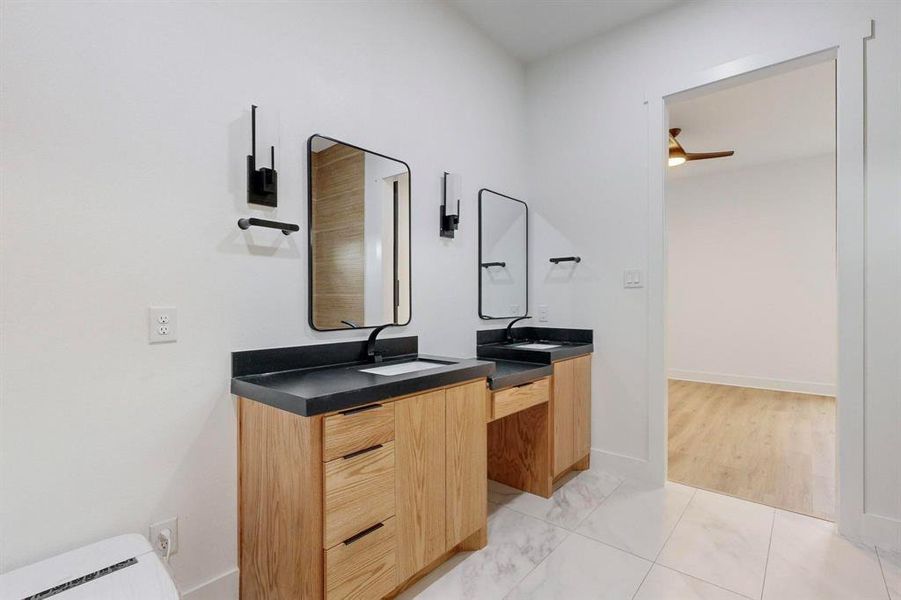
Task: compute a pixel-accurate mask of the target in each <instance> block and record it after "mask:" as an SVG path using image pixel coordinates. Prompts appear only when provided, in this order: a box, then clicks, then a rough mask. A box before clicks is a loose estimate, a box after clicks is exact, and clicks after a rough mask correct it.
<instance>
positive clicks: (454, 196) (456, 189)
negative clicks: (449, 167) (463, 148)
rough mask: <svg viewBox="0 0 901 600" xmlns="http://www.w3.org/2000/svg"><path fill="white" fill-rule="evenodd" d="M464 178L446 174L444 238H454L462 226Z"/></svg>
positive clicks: (442, 222) (443, 210) (442, 231)
mask: <svg viewBox="0 0 901 600" xmlns="http://www.w3.org/2000/svg"><path fill="white" fill-rule="evenodd" d="M462 187H463V178H462V177H460V174H459V173H448V172H447V171H445V172H444V203H443V204H442V205H441V222H440V234H441V237H443V238H451V239H453V238H454V235H455V232H456V231H457V228H458V227H459V226H460V196H461V195H462V193H461V189H462Z"/></svg>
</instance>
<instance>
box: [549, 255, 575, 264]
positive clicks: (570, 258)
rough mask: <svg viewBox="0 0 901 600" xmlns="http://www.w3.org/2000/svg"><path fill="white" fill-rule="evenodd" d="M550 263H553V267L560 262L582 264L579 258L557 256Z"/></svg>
mask: <svg viewBox="0 0 901 600" xmlns="http://www.w3.org/2000/svg"><path fill="white" fill-rule="evenodd" d="M551 262H552V263H554V264H555V265H556V264H559V263H562V262H574V263H580V262H582V257H581V256H558V257H556V258H552V259H551Z"/></svg>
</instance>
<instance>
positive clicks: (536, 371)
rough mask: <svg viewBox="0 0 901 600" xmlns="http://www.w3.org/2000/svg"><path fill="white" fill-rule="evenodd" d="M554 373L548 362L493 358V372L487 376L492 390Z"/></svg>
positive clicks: (520, 383)
mask: <svg viewBox="0 0 901 600" xmlns="http://www.w3.org/2000/svg"><path fill="white" fill-rule="evenodd" d="M553 374H554V367H553V366H552V365H549V364H544V365H543V364H539V363H533V362H519V361H515V360H494V374H493V375H491V376H490V377H489V378H488V385H489V387H491V389H492V390H499V389H502V388H507V387H513V386H515V385H522V384H524V383H529V382H531V381H536V380H538V379H541V378H542V377H548V376H549V375H553Z"/></svg>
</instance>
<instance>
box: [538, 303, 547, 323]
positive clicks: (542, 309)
mask: <svg viewBox="0 0 901 600" xmlns="http://www.w3.org/2000/svg"><path fill="white" fill-rule="evenodd" d="M538 320H539V321H540V322H542V323H547V321H548V306H547V304H539V305H538Z"/></svg>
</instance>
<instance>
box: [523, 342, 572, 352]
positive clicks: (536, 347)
mask: <svg viewBox="0 0 901 600" xmlns="http://www.w3.org/2000/svg"><path fill="white" fill-rule="evenodd" d="M561 345H562V344H537V343H532V342H530V343H526V344H518V345H516V346H515V348H516V349H517V350H550V349H551V348H559V347H560V346H561Z"/></svg>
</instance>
